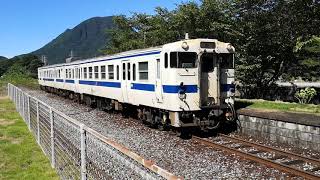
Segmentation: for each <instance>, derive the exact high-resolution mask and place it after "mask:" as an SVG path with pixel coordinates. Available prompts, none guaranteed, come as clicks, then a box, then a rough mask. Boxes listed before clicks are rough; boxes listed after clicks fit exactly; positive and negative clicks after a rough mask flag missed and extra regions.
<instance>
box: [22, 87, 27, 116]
mask: <svg viewBox="0 0 320 180" xmlns="http://www.w3.org/2000/svg"><path fill="white" fill-rule="evenodd" d="M24 108H25V94H24V93H22V118H23V120H24V122H26V114H25V112H26V111H25V109H24Z"/></svg>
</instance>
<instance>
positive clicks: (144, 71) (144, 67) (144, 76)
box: [139, 62, 148, 80]
mask: <svg viewBox="0 0 320 180" xmlns="http://www.w3.org/2000/svg"><path fill="white" fill-rule="evenodd" d="M139 79H140V80H148V62H139Z"/></svg>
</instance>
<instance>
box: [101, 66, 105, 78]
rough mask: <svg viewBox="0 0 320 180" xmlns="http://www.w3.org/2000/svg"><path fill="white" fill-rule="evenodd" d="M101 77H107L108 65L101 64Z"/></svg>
mask: <svg viewBox="0 0 320 180" xmlns="http://www.w3.org/2000/svg"><path fill="white" fill-rule="evenodd" d="M100 68H101V79H106V66H101V67H100Z"/></svg>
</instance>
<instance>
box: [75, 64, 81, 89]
mask: <svg viewBox="0 0 320 180" xmlns="http://www.w3.org/2000/svg"><path fill="white" fill-rule="evenodd" d="M74 69H75V71H74V73H75V74H74V90H75V92H77V93H78V92H79V90H80V89H79V78H80V77H79V75H80V68H79V66H75V68H74Z"/></svg>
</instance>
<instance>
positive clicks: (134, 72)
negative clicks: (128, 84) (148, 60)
mask: <svg viewBox="0 0 320 180" xmlns="http://www.w3.org/2000/svg"><path fill="white" fill-rule="evenodd" d="M132 80H134V81H135V80H136V64H133V65H132Z"/></svg>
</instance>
